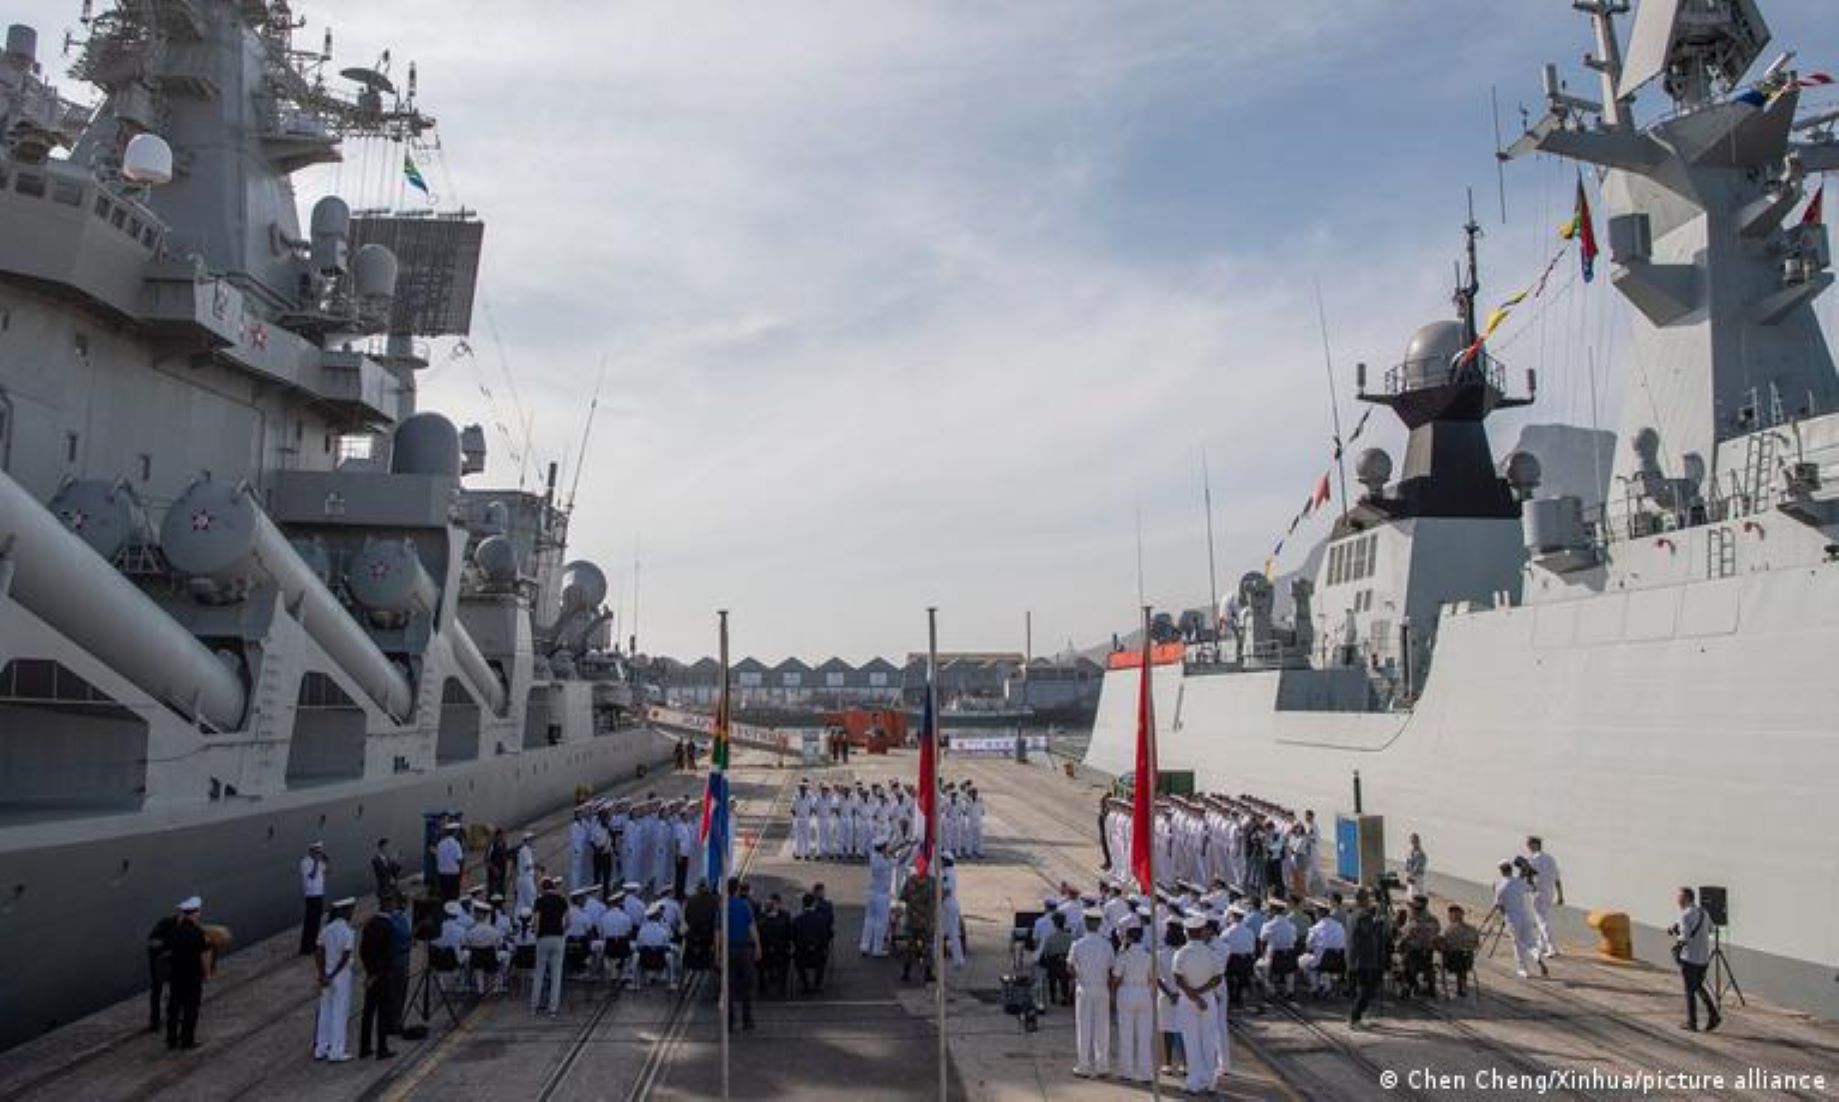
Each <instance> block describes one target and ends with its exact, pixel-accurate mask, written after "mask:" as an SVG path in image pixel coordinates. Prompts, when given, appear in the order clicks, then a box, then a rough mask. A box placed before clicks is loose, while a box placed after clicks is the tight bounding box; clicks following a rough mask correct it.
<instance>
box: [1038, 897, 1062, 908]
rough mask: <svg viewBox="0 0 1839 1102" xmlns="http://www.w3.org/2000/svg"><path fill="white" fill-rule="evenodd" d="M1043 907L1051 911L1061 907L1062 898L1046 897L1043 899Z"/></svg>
mask: <svg viewBox="0 0 1839 1102" xmlns="http://www.w3.org/2000/svg"><path fill="white" fill-rule="evenodd" d="M1041 905H1042V906H1043V907H1046V908H1047V909H1048V910H1050V911H1051V910H1053V909H1054V908H1055V907H1058V906H1059V905H1060V898H1059V897H1058V896H1053V895H1044V896H1042V897H1041Z"/></svg>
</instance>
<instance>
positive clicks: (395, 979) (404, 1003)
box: [384, 893, 415, 1037]
mask: <svg viewBox="0 0 1839 1102" xmlns="http://www.w3.org/2000/svg"><path fill="white" fill-rule="evenodd" d="M384 910H385V911H387V912H388V914H389V920H390V951H391V953H392V954H393V955H394V958H395V959H394V960H393V961H392V962H391V965H390V983H389V1025H388V1027H387V1029H386V1032H389V1033H393V1034H395V1035H396V1036H398V1037H400V1036H402V1020H403V1017H404V1012H405V1011H406V1010H407V1008H408V1001H409V967H410V962H409V958H410V955H411V954H413V953H414V951H415V923H414V920H413V919H412V918H411V917H410V916H409V907H408V904H407V903H406V902H404V901H403V898H402V895H401V893H397V894H396V895H393V896H391V897H390V902H389V905H388V906H387V907H385V908H384Z"/></svg>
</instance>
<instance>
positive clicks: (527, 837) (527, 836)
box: [524, 830, 536, 842]
mask: <svg viewBox="0 0 1839 1102" xmlns="http://www.w3.org/2000/svg"><path fill="white" fill-rule="evenodd" d="M535 837H536V831H534V830H526V831H524V841H526V842H528V841H530V840H531V839H532V838H535Z"/></svg>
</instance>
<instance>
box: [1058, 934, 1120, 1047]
mask: <svg viewBox="0 0 1839 1102" xmlns="http://www.w3.org/2000/svg"><path fill="white" fill-rule="evenodd" d="M1083 917H1084V919H1085V928H1086V932H1085V936H1084V937H1082V938H1080V939H1079V940H1078V941H1075V942H1073V947H1072V948H1071V949H1069V950H1067V954H1066V963H1067V967H1068V968H1069V969H1071V970H1072V973H1073V1008H1074V1009H1073V1014H1074V1024H1073V1041H1074V1044H1075V1045H1076V1046H1077V1049H1078V1056H1077V1058H1076V1059H1075V1060H1074V1062H1073V1074H1074V1075H1077V1076H1079V1077H1080V1078H1082V1079H1083V1078H1086V1077H1088V1076H1098V1077H1100V1078H1103V1077H1104V1076H1105V1075H1107V1074H1109V1073H1110V1071H1111V987H1112V980H1111V968H1112V966H1113V965H1115V964H1116V963H1117V953H1116V951H1115V950H1113V949H1112V948H1111V939H1110V938H1107V937H1105V936H1104V935H1103V934H1101V933H1099V932H1098V927H1099V925H1100V924H1101V923H1103V922H1104V920H1105V914H1104V912H1103V911H1101V910H1099V909H1098V908H1097V907H1092V908H1089V909H1088V910H1087V911H1086V912H1085V914H1084V916H1083Z"/></svg>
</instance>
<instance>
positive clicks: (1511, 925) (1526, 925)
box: [1507, 916, 1539, 976]
mask: <svg viewBox="0 0 1839 1102" xmlns="http://www.w3.org/2000/svg"><path fill="white" fill-rule="evenodd" d="M1507 936H1508V937H1509V938H1510V939H1512V941H1513V963H1514V966H1515V967H1516V968H1518V969H1519V970H1520V975H1522V976H1524V975H1526V974H1527V973H1528V972H1530V971H1532V970H1533V969H1535V968H1537V967H1538V966H1539V928H1538V925H1537V924H1536V923H1534V922H1533V921H1532V920H1530V919H1527V918H1523V917H1520V916H1513V917H1510V918H1508V919H1507Z"/></svg>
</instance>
